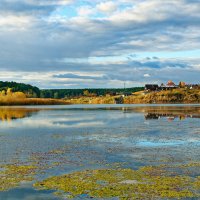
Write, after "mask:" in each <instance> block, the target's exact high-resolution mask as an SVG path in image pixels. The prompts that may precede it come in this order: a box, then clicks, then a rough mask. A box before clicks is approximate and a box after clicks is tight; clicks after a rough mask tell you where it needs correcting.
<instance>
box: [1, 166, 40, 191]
mask: <svg viewBox="0 0 200 200" xmlns="http://www.w3.org/2000/svg"><path fill="white" fill-rule="evenodd" d="M1 167H2V169H1V170H0V191H6V190H9V189H12V188H15V187H17V186H19V185H20V183H22V182H24V181H32V180H33V176H34V174H35V170H36V167H35V166H31V165H22V166H18V165H7V166H1Z"/></svg>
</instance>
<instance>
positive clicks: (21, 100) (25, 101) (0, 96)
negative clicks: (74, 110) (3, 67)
mask: <svg viewBox="0 0 200 200" xmlns="http://www.w3.org/2000/svg"><path fill="white" fill-rule="evenodd" d="M64 104H69V103H67V102H66V101H65V100H61V99H42V98H26V95H25V94H24V93H22V92H12V90H11V89H8V90H7V91H1V92H0V106H10V105H64Z"/></svg>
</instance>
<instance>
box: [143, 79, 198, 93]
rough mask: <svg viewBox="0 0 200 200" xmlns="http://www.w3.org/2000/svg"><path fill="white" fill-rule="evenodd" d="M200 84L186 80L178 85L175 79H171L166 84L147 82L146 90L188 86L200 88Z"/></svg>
mask: <svg viewBox="0 0 200 200" xmlns="http://www.w3.org/2000/svg"><path fill="white" fill-rule="evenodd" d="M199 87H200V84H186V83H185V82H182V81H181V82H180V83H179V84H178V85H176V84H175V83H174V82H173V81H171V80H169V81H168V82H167V84H166V85H165V84H164V83H162V84H161V85H160V86H159V85H158V84H146V85H145V91H162V90H171V89H176V88H188V89H196V88H199Z"/></svg>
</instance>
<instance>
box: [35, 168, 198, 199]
mask: <svg viewBox="0 0 200 200" xmlns="http://www.w3.org/2000/svg"><path fill="white" fill-rule="evenodd" d="M165 168H166V166H159V167H152V166H147V167H142V168H140V169H138V170H132V169H99V170H86V171H82V172H74V173H71V174H67V175H62V176H55V177H51V178H48V179H46V180H44V181H42V182H38V183H35V184H34V186H35V187H36V188H38V189H45V190H46V189H49V190H56V191H57V192H56V195H61V196H62V195H68V197H71V198H76V197H80V196H82V195H86V196H88V197H93V198H112V197H117V198H119V199H165V198H175V199H182V198H196V197H200V191H199V190H200V177H197V178H194V177H190V176H181V175H175V173H174V172H172V171H170V170H167V169H165Z"/></svg>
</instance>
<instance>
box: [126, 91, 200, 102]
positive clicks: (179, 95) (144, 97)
mask: <svg viewBox="0 0 200 200" xmlns="http://www.w3.org/2000/svg"><path fill="white" fill-rule="evenodd" d="M124 103H127V104H130V103H147V104H148V103H157V104H159V103H172V104H173V103H200V88H194V89H189V88H177V89H173V90H167V91H155V92H140V93H136V94H134V95H132V96H129V97H125V98H124Z"/></svg>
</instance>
